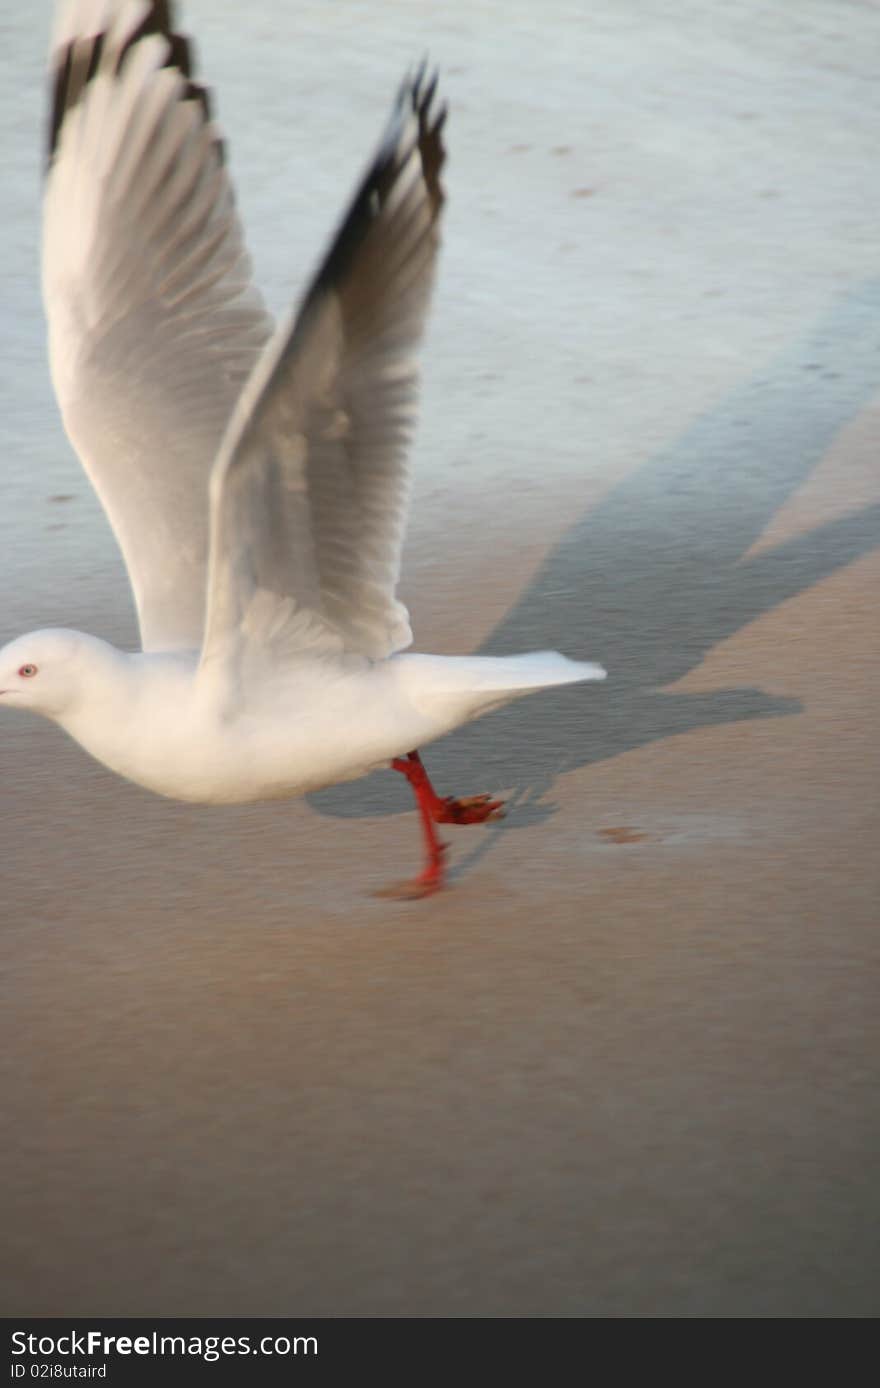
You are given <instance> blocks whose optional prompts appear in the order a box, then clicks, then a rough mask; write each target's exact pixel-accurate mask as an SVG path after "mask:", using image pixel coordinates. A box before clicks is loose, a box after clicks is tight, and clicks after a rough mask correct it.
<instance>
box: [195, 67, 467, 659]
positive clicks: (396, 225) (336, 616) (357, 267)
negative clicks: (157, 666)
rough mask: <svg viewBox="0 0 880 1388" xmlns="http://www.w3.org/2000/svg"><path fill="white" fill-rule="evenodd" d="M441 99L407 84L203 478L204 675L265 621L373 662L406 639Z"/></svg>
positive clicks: (256, 635) (278, 631)
mask: <svg viewBox="0 0 880 1388" xmlns="http://www.w3.org/2000/svg"><path fill="white" fill-rule="evenodd" d="M435 84H436V79H434V81H432V82H430V83H428V84H426V82H425V80H424V72H423V71H420V72H419V73H418V74H417V75H416V76H415V77H414V78H411V79H408V80H407V81H406V82H405V83H404V85H403V87H402V89H401V91H400V94H399V96H398V100H397V103H396V105H395V107H394V111H393V113H392V117H391V121H390V123H389V126H388V129H387V131H386V134H385V136H384V138H383V140H382V142H381V145H380V147H379V151H378V153H377V155H376V157H375V159H374V160H373V162H372V164H371V165H370V167H369V169H368V171H367V173H366V175H365V177H364V179H363V181H362V183H361V185H360V187H359V188H358V190H357V193H356V195H355V198H354V200H353V202H352V204H351V207H350V209H349V211H348V214H347V216H346V217H345V219H344V220H343V222H342V225H341V226H340V228H339V230H338V232H337V234H336V237H335V239H334V241H333V243H332V245H331V247H330V250H329V252H328V254H327V256H326V258H325V260H324V262H323V264H322V265H321V267H320V269H319V271H318V273H317V275H316V276H315V279H314V281H313V282H312V285H311V287H310V289H309V290H308V292H307V294H306V296H305V299H304V301H303V303H302V305H301V307H300V310H299V312H298V314H297V315H296V316H295V318H294V319H293V321H292V324H290V325H286V326H284V327H282V328H281V329H279V331H278V333H277V334H276V336H275V338H274V339H273V341H272V342H271V343H270V344H269V345H268V346H267V348H266V349H265V352H264V354H263V357H262V359H261V360H260V362H259V363H258V365H257V367H256V368H255V370H254V373H253V375H252V377H251V379H250V381H249V382H248V384H247V386H246V387H245V389H244V390H243V392H242V395H241V397H240V399H239V401H238V404H237V405H236V409H235V412H234V415H233V418H232V420H231V422H230V426H229V429H228V431H227V434H226V436H225V438H224V442H223V445H222V447H221V450H220V455H219V457H218V460H217V463H216V465H215V468H214V472H213V474H212V478H211V557H210V566H209V580H208V613H207V625H206V636H205V646H204V651H203V663H206V662H208V661H211V660H214V659H216V658H218V657H221V658H230V657H231V655H232V653H234V651H235V649H236V645H237V643H240V640H241V636H242V633H244V632H247V633H248V639H250V640H256V641H257V642H259V641H260V640H266V639H267V637H266V634H265V629H263V628H261V626H260V623H259V622H255V621H253V620H251V619H250V614H251V612H252V611H259V612H260V613H261V614H262V615H263V618H264V619H265V621H266V622H269V621H270V614H275V615H274V616H273V617H271V624H272V631H273V640H275V641H276V642H277V641H282V640H283V641H285V642H286V643H287V646H288V648H289V649H290V650H291V651H296V650H299V649H302V648H303V647H304V646H307V645H309V644H312V645H314V644H319V645H320V644H324V645H328V644H329V645H330V646H334V645H335V646H336V647H338V648H340V649H344V650H346V651H349V652H352V653H357V654H360V655H363V656H368V657H371V658H381V657H383V656H387V655H388V654H390V653H391V652H393V651H395V650H399V649H401V648H402V647H404V646H406V645H408V644H409V642H410V641H411V639H412V638H411V633H410V629H409V621H408V616H407V613H406V610H405V608H404V607H403V606H402V605H401V604H400V603H399V602H398V601H397V599H396V597H395V587H396V584H397V580H398V576H399V569H400V553H401V547H402V543H403V535H404V527H405V523H406V514H407V505H408V495H409V477H408V469H407V449H408V446H409V443H410V439H411V436H412V432H413V427H414V422H415V407H416V396H417V388H418V367H417V362H416V351H417V349H418V347H419V344H420V341H421V336H422V331H423V326H424V321H425V316H426V312H427V308H428V303H429V299H430V292H431V286H432V281H433V272H434V265H435V260H436V254H437V247H438V230H439V228H438V222H439V217H440V211H441V208H442V204H443V193H442V189H441V186H440V170H441V167H442V165H443V162H444V158H445V153H444V148H443V141H442V129H443V123H444V119H445V109H441V110H440V111H439V112H438V111H435V109H434V107H433V99H434V94H435ZM279 612H283V613H284V614H286V615H285V620H284V621H279V620H278V619H277V614H278V613H279Z"/></svg>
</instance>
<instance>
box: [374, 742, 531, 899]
mask: <svg viewBox="0 0 880 1388" xmlns="http://www.w3.org/2000/svg"><path fill="white" fill-rule="evenodd" d="M391 766H392V768H393V770H395V771H399V772H401V774H402V775H404V776H405V777H406V779H407V780H408V781H409V783H410V785H411V786H412V788H413V794H414V795H415V797H416V806H417V808H418V811H419V817H420V819H421V824H422V834H423V836H424V840H425V853H426V863H425V867H424V869H423V870H422V872H420V873H419V876H418V877H416V878H415V879H414V880H413V881H412V882H401V883H399V884H397V885H395V886H393V887H387V888H385V889H383V890H382V891H380V892H377V893H376V895H377V896H394V897H401V898H415V897H420V896H430V895H431V893H432V892H439V891H440V890H441V889H442V888H443V887H444V886H445V881H444V858H445V856H446V844H445V843H442V842H441V841H440V839H439V838H438V837H437V831H436V829H435V828H434V824H435V822H436V823H439V824H482V823H484V822H485V821H486V820H490V819H502V818H503V817H504V811H503V809H502V803H503V802H502V801H501V800H492V799H490V797H489V796H488V795H470V796H465V797H464V798H463V799H460V800H458V799H456V798H455V797H454V796H452V795H448V796H445V797H443V796H440V795H438V794H437V792H436V791H435V789H434V787H433V786H432V785H431V782H430V779H429V777H428V773H427V771H426V770H425V767H424V765H423V763H422V759H421V757H420V756H419V754H418V752H407V754H406V760H404V759H403V757H395V759H394V761H393V762H392V763H391Z"/></svg>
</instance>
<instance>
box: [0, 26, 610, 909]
mask: <svg viewBox="0 0 880 1388" xmlns="http://www.w3.org/2000/svg"><path fill="white" fill-rule="evenodd" d="M50 68H51V78H52V87H53V104H52V111H51V120H50V154H49V166H48V172H47V181H46V196H45V228H44V251H43V287H44V297H45V302H46V309H47V315H48V319H49V345H50V359H51V368H52V377H53V381H54V384H55V389H56V392H57V396H58V401H59V405H60V408H61V412H62V415H63V418H64V423H65V427H66V429H67V432H68V434H69V436H70V439H71V441H72V443H73V445H74V447H75V448H76V450H77V452H78V453H79V456H80V458H81V460H82V463H83V466H84V467H85V469H86V471H87V473H88V475H89V477H90V478H91V481H92V483H93V485H94V486H95V489H96V491H97V492H98V495H99V496H100V498H101V501H102V503H103V505H104V507H105V510H106V512H107V515H108V517H109V520H110V523H111V525H112V526H113V529H114V532H115V534H116V537H117V539H118V541H119V544H120V547H121V549H122V552H123V555H124V558H125V562H126V566H127V569H128V573H129V576H130V579H131V584H132V588H133V590H134V595H135V600H136V603H137V610H138V618H139V623H140V629H141V638H142V647H143V651H142V653H139V654H137V655H126V654H124V653H122V652H119V651H116V650H114V649H113V648H112V647H109V646H107V645H106V643H104V642H100V641H98V640H97V639H96V638H94V637H87V636H83V635H82V634H80V633H75V632H67V631H43V632H36V633H31V634H30V635H29V636H26V637H20V638H19V639H18V640H17V641H15V642H13V643H11V644H10V645H9V646H7V647H6V649H5V650H4V651H2V652H0V696H2V697H3V698H4V701H5V702H8V703H9V704H10V705H18V706H21V707H27V708H31V709H33V710H35V711H37V712H42V713H44V714H46V715H47V716H49V717H53V718H55V719H56V720H57V721H58V722H60V723H61V724H62V725H63V726H64V727H65V728H67V730H68V731H69V732H70V733H71V734H72V735H73V736H74V737H76V738H77V739H78V740H79V741H80V742H81V743H82V744H83V745H84V746H85V747H86V748H88V749H89V750H90V751H91V752H92V753H93V754H94V755H95V756H97V757H98V758H99V759H100V760H102V761H103V762H105V763H106V764H107V765H109V766H111V767H113V768H114V769H115V770H117V771H119V772H120V773H121V774H123V775H125V776H128V777H130V778H131V779H132V780H135V781H138V782H140V783H141V784H143V785H147V786H149V787H150V788H152V789H154V790H156V791H158V792H160V793H163V794H167V795H173V796H176V797H180V798H182V799H194V800H201V801H207V802H215V803H216V802H229V801H244V800H252V799H260V798H274V797H285V796H291V795H296V794H300V793H302V792H303V791H306V790H309V789H313V788H315V787H317V786H321V785H327V784H330V783H333V782H335V781H340V780H347V779H351V778H353V777H356V776H359V775H362V774H363V773H364V772H365V771H367V770H369V769H371V768H372V767H373V766H376V765H379V764H387V763H388V762H389V761H391V762H392V764H393V765H394V766H395V767H396V769H398V770H402V771H405V772H406V774H407V775H408V777H409V779H410V780H411V781H412V783H413V785H414V788H415V789H416V793H417V798H418V801H419V806H420V809H421V810H422V815H423V820H424V821H425V825H426V833H428V835H429V838H430V833H431V832H432V831H431V828H430V821H432V820H437V819H440V820H443V819H453V820H455V819H457V821H458V822H475V821H479V820H481V819H486V818H491V817H493V816H494V814H495V813H497V811H498V802H495V801H489V800H488V797H476V798H475V799H473V800H471V801H461V802H459V801H452V800H447V801H442V802H441V801H440V800H439V798H438V797H436V796H435V795H434V792H433V790H432V789H431V788H430V786H429V783H427V778H426V776H425V775H424V772H423V768H421V763H420V762H419V761H418V758H417V756H416V754H415V753H413V752H411V751H410V749H412V748H414V747H416V746H417V745H419V744H420V743H421V742H424V741H428V740H430V739H432V738H435V737H438V736H439V735H440V734H442V733H444V732H446V731H448V730H449V729H451V728H453V727H455V726H457V725H458V724H460V723H462V722H464V721H466V720H467V719H468V718H472V717H475V716H477V715H479V714H480V713H481V712H485V711H486V709H488V708H490V707H494V706H496V705H498V704H499V703H503V702H506V701H507V700H508V699H511V698H515V697H517V696H518V695H519V694H523V693H527V692H529V691H530V690H532V689H536V688H540V687H542V686H545V685H553V684H563V683H569V682H572V681H577V680H589V679H599V678H602V677H604V671H603V670H602V669H601V667H599V666H596V665H590V664H584V663H577V662H572V661H568V660H566V659H565V657H563V656H560V655H557V654H555V653H553V652H550V653H539V654H533V655H529V656H519V657H508V658H498V659H489V658H480V657H458V658H456V657H448V658H446V657H439V656H414V655H403V654H398V652H401V651H403V649H404V648H405V647H406V646H408V645H409V644H410V641H411V633H410V627H409V619H408V614H407V613H406V610H405V609H404V608H403V606H402V605H401V604H400V602H399V601H398V600H397V598H396V596H395V588H396V584H397V580H398V576H399V567H400V553H401V546H402V543H403V535H404V526H405V520H406V510H407V497H408V472H407V449H408V445H409V442H410V437H411V433H412V429H413V425H414V420H415V406H416V394H417V387H418V370H417V364H416V353H417V350H418V347H419V343H420V339H421V334H422V328H423V324H424V319H425V314H426V311H427V308H428V302H429V298H430V293H431V285H432V280H433V274H434V266H435V260H436V253H437V245H438V226H439V217H440V212H441V209H442V205H443V193H442V189H441V185H440V171H441V168H442V165H443V162H444V158H445V151H444V147H443V140H442V130H443V123H444V119H445V109H443V108H440V109H439V110H438V109H437V107H436V104H435V85H436V79H434V80H433V81H428V80H427V79H426V76H425V74H424V71H423V70H422V71H419V72H418V73H417V74H416V75H415V76H413V77H411V78H408V79H407V80H406V81H405V82H404V84H403V86H402V87H401V90H400V93H399V95H398V97H397V100H396V102H395V104H394V108H393V111H392V114H391V118H390V120H389V123H388V126H387V129H386V131H385V134H384V135H383V137H382V140H381V141H380V144H379V148H378V150H377V153H376V155H375V157H374V159H373V161H372V163H371V165H370V166H369V168H368V170H367V172H366V174H365V176H364V178H363V180H362V181H361V183H360V185H359V187H358V189H357V191H356V193H355V195H354V198H353V200H352V203H351V205H350V207H349V209H348V212H347V214H346V216H345V217H344V219H343V221H342V223H341V226H340V228H339V230H338V232H337V234H336V236H335V238H334V240H333V242H332V244H331V246H330V249H329V250H328V252H327V254H326V256H325V258H324V260H323V262H322V263H321V265H320V267H319V269H318V271H317V273H316V274H315V276H314V278H313V280H312V283H311V286H310V288H309V289H308V291H307V293H306V295H305V296H304V299H303V301H302V303H301V305H300V307H299V309H298V311H297V313H296V314H295V315H293V317H292V318H291V320H290V322H286V323H284V324H282V325H281V326H280V327H279V328H277V329H276V330H274V331H273V325H272V322H271V320H270V317H269V315H268V313H267V312H266V309H265V307H264V305H263V302H262V299H261V298H260V295H259V293H258V292H257V290H256V289H255V288H254V286H253V285H252V283H251V278H250V262H249V260H248V256H247V252H246V250H245V246H244V239H243V235H242V230H241V226H240V223H239V220H238V216H237V214H236V210H235V204H234V199H233V193H232V189H231V186H230V182H229V179H228V176H227V173H226V168H225V165H224V161H223V151H222V144H221V142H220V138H219V135H218V132H217V129H216V127H215V125H214V123H213V121H212V120H211V118H210V114H209V109H208V100H207V93H206V92H205V89H204V88H203V87H201V86H200V85H199V83H198V81H197V80H196V79H195V78H194V76H193V74H192V71H191V59H190V53H189V46H188V44H187V42H186V40H185V39H184V38H183V37H182V36H181V35H179V34H177V33H176V32H175V31H174V29H173V28H172V24H171V18H170V14H169V7H168V5H167V4H166V3H164V0H118V3H114V0H67V3H65V4H63V5H62V6H61V7H60V8H59V12H58V15H57V18H56V24H55V29H54V34H53V41H52V52H51V57H50ZM407 752H409V753H410V755H409V761H407V762H404V761H403V760H401V758H402V756H403V754H404V753H407ZM416 764H417V765H418V767H419V768H420V769H419V771H418V772H417V773H416V772H415V771H413V769H412V768H413V766H415V765H416ZM424 784H428V790H427V791H425V790H424ZM431 796H433V801H431V800H430V797H431ZM432 804H433V806H434V808H433V809H432V808H431V805H432ZM438 806H440V807H443V806H445V807H446V809H445V811H442V810H441V809H438V808H437V807H438ZM434 859H435V861H434V863H433V868H432V864H431V861H430V853H429V865H428V868H427V869H426V872H425V873H424V874H423V875H422V877H421V878H420V879H419V880H418V883H417V888H418V890H419V892H420V893H421V891H426V890H433V889H435V887H436V886H438V885H440V884H441V882H442V848H441V846H440V845H439V844H437V845H436V852H435V854H434Z"/></svg>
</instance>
